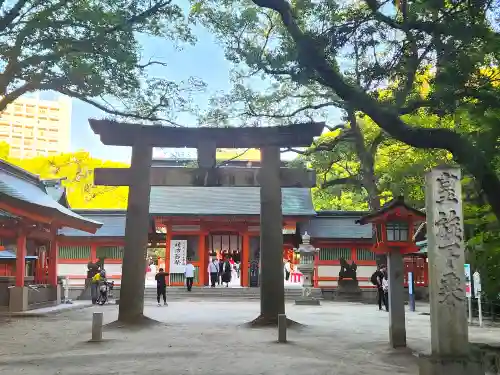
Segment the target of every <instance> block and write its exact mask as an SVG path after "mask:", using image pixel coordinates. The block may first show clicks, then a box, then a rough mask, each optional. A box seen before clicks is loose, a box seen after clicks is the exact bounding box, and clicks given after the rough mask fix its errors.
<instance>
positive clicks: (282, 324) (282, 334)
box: [278, 314, 286, 343]
mask: <svg viewBox="0 0 500 375" xmlns="http://www.w3.org/2000/svg"><path fill="white" fill-rule="evenodd" d="M278 342H281V343H285V342H286V315H285V314H278Z"/></svg>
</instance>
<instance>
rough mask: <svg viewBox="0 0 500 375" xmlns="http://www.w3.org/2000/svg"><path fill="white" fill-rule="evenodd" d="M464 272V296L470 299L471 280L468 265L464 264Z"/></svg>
mask: <svg viewBox="0 0 500 375" xmlns="http://www.w3.org/2000/svg"><path fill="white" fill-rule="evenodd" d="M464 271H465V296H466V297H467V298H471V296H472V294H471V278H470V264H464Z"/></svg>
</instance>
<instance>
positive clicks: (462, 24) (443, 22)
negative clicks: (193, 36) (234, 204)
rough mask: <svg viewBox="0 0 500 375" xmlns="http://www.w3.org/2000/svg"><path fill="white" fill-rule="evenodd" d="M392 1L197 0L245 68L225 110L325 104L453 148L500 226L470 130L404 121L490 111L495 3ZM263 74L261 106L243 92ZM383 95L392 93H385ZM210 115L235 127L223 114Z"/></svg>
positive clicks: (491, 176) (489, 171)
mask: <svg viewBox="0 0 500 375" xmlns="http://www.w3.org/2000/svg"><path fill="white" fill-rule="evenodd" d="M395 4H397V6H396V7H394V6H392V5H391V3H389V2H379V1H377V0H364V1H347V2H336V1H318V2H310V1H303V2H293V3H289V2H287V1H286V0H253V1H252V2H243V1H241V2H234V1H222V2H221V1H217V2H210V1H204V2H195V3H194V5H193V8H192V12H193V14H196V15H198V16H199V19H201V21H202V22H203V23H204V24H205V25H207V26H208V27H210V28H211V29H212V30H214V32H215V33H217V35H218V36H219V38H220V40H221V42H222V43H224V45H225V47H226V50H227V56H229V58H231V59H232V60H233V61H234V62H235V63H236V64H237V66H238V68H240V69H239V72H238V73H237V75H236V78H237V81H236V83H235V86H234V91H233V93H232V99H233V100H231V99H230V98H229V97H226V98H224V99H225V102H226V103H231V102H233V103H234V102H235V99H240V100H239V103H242V102H243V101H246V102H251V103H252V106H245V105H242V107H241V108H242V109H243V112H246V113H249V114H260V115H261V116H260V117H261V118H266V119H268V118H272V120H273V121H274V120H276V122H279V121H280V119H283V118H290V117H293V118H296V117H297V116H299V117H300V116H307V115H311V113H314V111H317V110H320V109H324V108H328V107H331V106H336V107H338V108H342V109H343V110H345V112H346V113H347V115H348V116H350V117H352V114H353V112H354V113H359V112H360V113H362V114H364V115H366V116H368V117H369V118H370V119H371V120H373V121H374V123H376V124H377V125H378V126H379V127H380V128H381V129H382V130H383V131H384V132H385V133H387V134H388V135H389V136H391V137H393V138H395V139H397V140H399V141H401V142H404V143H406V144H408V145H411V146H413V147H416V148H424V149H443V150H446V151H449V152H450V153H451V154H452V155H453V158H454V160H455V161H456V162H458V163H459V164H460V165H462V166H463V167H464V168H465V169H466V170H467V171H468V173H470V174H471V175H472V176H474V178H475V180H476V181H477V185H478V186H479V187H480V189H481V190H482V191H483V192H484V194H485V196H486V197H487V198H488V201H489V203H490V205H491V207H492V209H493V211H494V213H495V215H496V217H497V218H500V195H498V194H497V191H499V189H500V180H499V178H498V175H497V173H496V171H495V170H494V167H493V165H492V164H491V162H490V160H488V158H487V157H486V156H485V153H484V152H483V151H482V149H481V147H480V146H479V144H478V137H477V133H464V132H462V131H461V130H457V129H454V128H447V127H443V128H442V127H437V128H428V127H422V126H419V124H418V123H415V122H412V121H413V117H412V116H410V117H405V115H406V116H407V115H415V114H417V113H419V112H422V111H423V112H426V113H429V114H433V115H437V116H455V115H457V114H458V113H459V112H460V111H459V109H461V110H463V109H464V108H468V109H469V110H476V112H480V111H482V112H486V111H488V110H491V109H494V108H495V107H496V106H497V104H498V97H499V96H498V84H497V81H498V72H497V71H496V70H494V69H487V67H490V66H494V65H495V64H497V59H498V52H499V50H498V43H497V41H498V34H497V32H496V31H495V30H497V28H496V27H495V24H493V23H494V22H495V21H494V20H492V17H489V16H488V14H490V13H495V12H496V11H497V10H498V6H499V5H498V4H497V3H494V2H484V1H469V2H461V1H458V2H439V1H438V2H436V1H431V0H424V1H412V0H406V1H401V2H396V3H395ZM353 56H356V58H355V59H354V58H353ZM353 61H355V62H356V63H353ZM430 68H431V69H430ZM429 72H430V73H429ZM259 74H260V75H264V76H267V77H269V76H270V77H273V79H274V80H273V81H272V83H271V87H272V88H274V89H273V90H272V93H271V94H268V95H263V96H260V98H265V99H267V100H259V97H257V96H258V95H256V94H255V87H256V86H255V84H254V81H252V80H250V81H251V82H250V83H248V79H249V77H250V78H254V79H255V77H258V75H259ZM419 75H426V77H427V80H426V82H425V84H426V85H427V90H426V93H425V95H422V93H421V91H420V90H415V87H416V83H417V80H418V77H419ZM244 82H247V84H245V83H244ZM252 85H253V89H252ZM389 87H391V88H392V89H393V90H391V92H392V93H393V95H385V96H384V95H380V90H381V89H382V88H389ZM283 90H286V95H283ZM290 93H292V95H290ZM271 96H274V102H272V103H271V101H270V100H269V99H270V97H271ZM221 102H222V103H224V100H222V101H221ZM270 103H271V105H269V104H270ZM285 103H286V104H288V105H285ZM262 110H264V113H262V112H261V111H262ZM273 110H274V111H273ZM266 111H267V112H266ZM269 112H272V115H271V116H268V115H269ZM212 115H218V118H219V119H220V120H221V121H229V120H231V118H230V117H229V116H227V115H226V114H225V113H221V111H220V109H219V111H213V113H212ZM497 124H498V122H497ZM480 130H481V131H480V132H479V133H483V131H484V130H485V129H484V128H482V127H481V128H480Z"/></svg>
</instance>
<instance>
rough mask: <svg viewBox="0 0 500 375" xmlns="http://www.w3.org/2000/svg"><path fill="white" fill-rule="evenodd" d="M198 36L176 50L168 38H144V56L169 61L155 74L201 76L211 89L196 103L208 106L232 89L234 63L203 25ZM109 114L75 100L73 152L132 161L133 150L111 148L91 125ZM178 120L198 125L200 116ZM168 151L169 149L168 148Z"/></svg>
mask: <svg viewBox="0 0 500 375" xmlns="http://www.w3.org/2000/svg"><path fill="white" fill-rule="evenodd" d="M195 34H196V36H197V38H198V41H197V43H196V44H195V45H194V46H189V45H186V46H183V48H182V50H176V49H175V48H174V46H173V45H172V43H171V42H170V41H168V40H162V39H158V38H147V37H143V38H141V41H142V45H143V58H144V60H146V61H148V60H149V59H150V58H152V59H154V60H161V61H164V62H167V63H168V66H167V67H157V68H155V70H154V71H152V73H153V74H155V75H162V76H165V77H168V79H170V80H173V81H176V82H179V81H183V80H187V79H188V78H189V77H191V76H195V77H199V78H201V79H202V80H203V81H204V82H205V83H206V84H207V92H205V93H202V94H199V95H197V96H196V98H195V104H196V105H198V106H199V107H201V108H203V107H206V106H207V104H208V99H209V98H210V96H211V95H212V94H214V93H215V92H217V91H221V90H223V91H226V92H227V91H228V90H230V87H231V86H230V82H229V71H230V68H231V64H230V63H229V62H227V61H226V59H225V57H224V51H223V49H222V47H220V46H219V45H217V43H216V41H215V38H214V37H213V36H212V35H211V34H210V33H208V32H207V31H206V30H204V29H202V28H201V27H199V28H196V29H195ZM105 116H106V114H105V113H104V112H102V111H100V110H98V109H96V108H95V107H93V106H91V105H89V104H86V103H82V102H80V101H78V100H73V111H72V119H71V151H77V150H81V149H84V150H87V151H89V152H90V153H91V154H92V156H94V157H97V158H102V159H106V160H115V161H128V160H130V149H129V148H128V147H111V146H104V145H102V144H101V142H100V140H99V138H98V137H97V136H95V135H94V133H93V132H92V130H91V129H90V126H89V124H88V119H89V118H91V117H97V118H100V117H105ZM178 122H179V123H183V124H195V123H196V118H194V117H192V116H190V115H184V114H182V115H180V116H179V117H178ZM164 151H165V152H167V153H168V151H169V150H164ZM161 155H162V150H155V156H161Z"/></svg>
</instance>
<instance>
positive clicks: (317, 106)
mask: <svg viewBox="0 0 500 375" xmlns="http://www.w3.org/2000/svg"><path fill="white" fill-rule="evenodd" d="M331 106H335V107H341V106H342V104H340V102H335V101H329V102H325V103H320V104H308V105H305V106H303V107H301V108H298V109H296V110H295V111H293V112H291V113H288V114H270V113H257V112H256V111H255V109H254V108H253V106H252V105H251V104H249V105H248V107H249V111H246V112H243V114H244V115H247V116H253V117H268V118H289V117H294V116H296V115H297V114H299V113H300V112H303V111H306V110H308V109H312V110H314V109H321V108H325V107H331Z"/></svg>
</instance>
